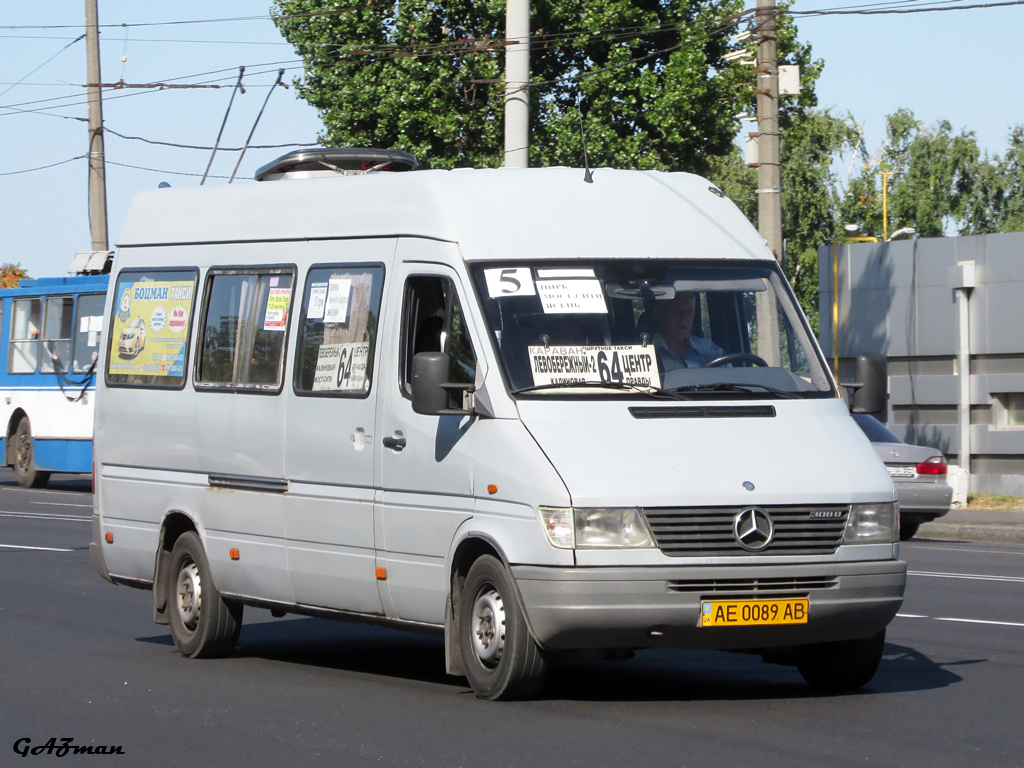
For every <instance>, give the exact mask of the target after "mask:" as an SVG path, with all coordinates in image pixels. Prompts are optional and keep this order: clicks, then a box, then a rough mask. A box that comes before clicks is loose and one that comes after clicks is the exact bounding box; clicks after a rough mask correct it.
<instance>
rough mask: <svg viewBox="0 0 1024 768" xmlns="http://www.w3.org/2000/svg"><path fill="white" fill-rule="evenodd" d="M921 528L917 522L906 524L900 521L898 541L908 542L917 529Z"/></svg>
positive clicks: (904, 521)
mask: <svg viewBox="0 0 1024 768" xmlns="http://www.w3.org/2000/svg"><path fill="white" fill-rule="evenodd" d="M920 527H921V524H920V523H918V522H913V523H910V522H907V521H906V520H900V541H909V540H910V539H912V538H914V536H916V535H917V529H918V528H920Z"/></svg>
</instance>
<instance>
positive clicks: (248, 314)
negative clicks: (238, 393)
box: [195, 267, 294, 391]
mask: <svg viewBox="0 0 1024 768" xmlns="http://www.w3.org/2000/svg"><path fill="white" fill-rule="evenodd" d="M292 272H293V270H291V269H290V268H277V267H275V268H262V269H248V270H242V269H228V270H211V271H210V273H209V274H208V275H207V278H206V304H205V306H204V310H203V315H202V326H201V328H200V333H199V354H198V358H197V365H196V375H195V384H196V386H197V387H202V386H211V387H231V388H236V389H251V390H254V391H260V390H275V391H276V390H279V389H280V388H281V379H282V375H283V370H284V348H285V339H286V336H287V330H288V312H289V310H290V308H291V298H292V280H293V278H294V275H293V274H292Z"/></svg>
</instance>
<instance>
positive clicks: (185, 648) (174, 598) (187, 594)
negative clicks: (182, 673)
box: [167, 531, 242, 659]
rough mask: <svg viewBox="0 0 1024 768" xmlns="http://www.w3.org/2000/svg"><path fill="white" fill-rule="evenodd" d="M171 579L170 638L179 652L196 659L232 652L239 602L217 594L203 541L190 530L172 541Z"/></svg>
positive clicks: (237, 629)
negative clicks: (230, 600) (229, 600)
mask: <svg viewBox="0 0 1024 768" xmlns="http://www.w3.org/2000/svg"><path fill="white" fill-rule="evenodd" d="M171 578H172V581H171V582H170V583H169V584H168V588H169V589H170V590H171V594H169V595H168V596H167V597H168V600H167V602H168V605H169V609H170V610H169V613H170V622H171V637H173V638H174V644H175V645H176V646H177V648H178V651H179V652H180V653H181V655H182V656H187V657H188V658H190V659H196V658H212V657H215V656H226V655H227V654H229V653H231V651H232V650H233V649H234V647H235V644H236V643H237V642H238V634H239V632H241V630H242V605H241V603H233V602H228V601H227V600H225V599H224V598H222V597H221V596H220V592H218V591H217V587H216V586H215V585H214V583H213V578H212V577H211V576H210V564H209V562H208V561H207V559H206V552H205V551H203V545H202V542H201V541H200V540H199V536H198V535H197V534H195V533H193V532H192V531H189V532H187V533H183V534H181V536H179V537H178V540H177V541H176V542H174V548H173V549H172V550H171Z"/></svg>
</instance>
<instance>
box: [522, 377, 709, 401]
mask: <svg viewBox="0 0 1024 768" xmlns="http://www.w3.org/2000/svg"><path fill="white" fill-rule="evenodd" d="M589 388H598V389H614V390H618V391H620V392H637V393H639V394H642V395H649V396H650V397H654V398H658V397H662V398H668V399H670V400H689V398H688V397H686V396H685V395H682V394H679V393H678V392H676V391H674V390H673V391H670V390H667V389H661V388H660V387H655V386H652V385H650V384H627V383H625V382H621V381H562V382H558V383H555V384H534V385H533V386H530V387H520V388H519V389H513V390H512V394H513V395H519V394H522V393H524V392H540V391H543V390H547V389H589Z"/></svg>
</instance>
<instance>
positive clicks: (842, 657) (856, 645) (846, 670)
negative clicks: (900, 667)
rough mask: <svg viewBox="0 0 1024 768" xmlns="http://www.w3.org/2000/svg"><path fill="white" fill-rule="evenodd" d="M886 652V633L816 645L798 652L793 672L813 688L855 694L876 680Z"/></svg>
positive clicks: (805, 647) (799, 649) (800, 649)
mask: <svg viewBox="0 0 1024 768" xmlns="http://www.w3.org/2000/svg"><path fill="white" fill-rule="evenodd" d="M884 648H885V630H884V629H883V630H882V631H881V632H879V633H878V634H877V635H875V636H874V637H867V638H864V639H862V640H840V641H838V642H832V643H817V644H815V645H808V646H804V647H802V648H798V649H797V653H798V656H797V663H796V668H797V669H798V670H800V674H801V675H802V676H803V678H804V680H806V681H807V682H808V683H809V684H810V685H811V686H812V687H814V688H818V689H820V690H823V691H855V690H857V689H858V688H862V687H864V686H865V685H867V684H868V681H870V680H871V678H872V677H874V676H875V672H877V671H878V665H879V664H880V663H881V661H882V651H883V649H884Z"/></svg>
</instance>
